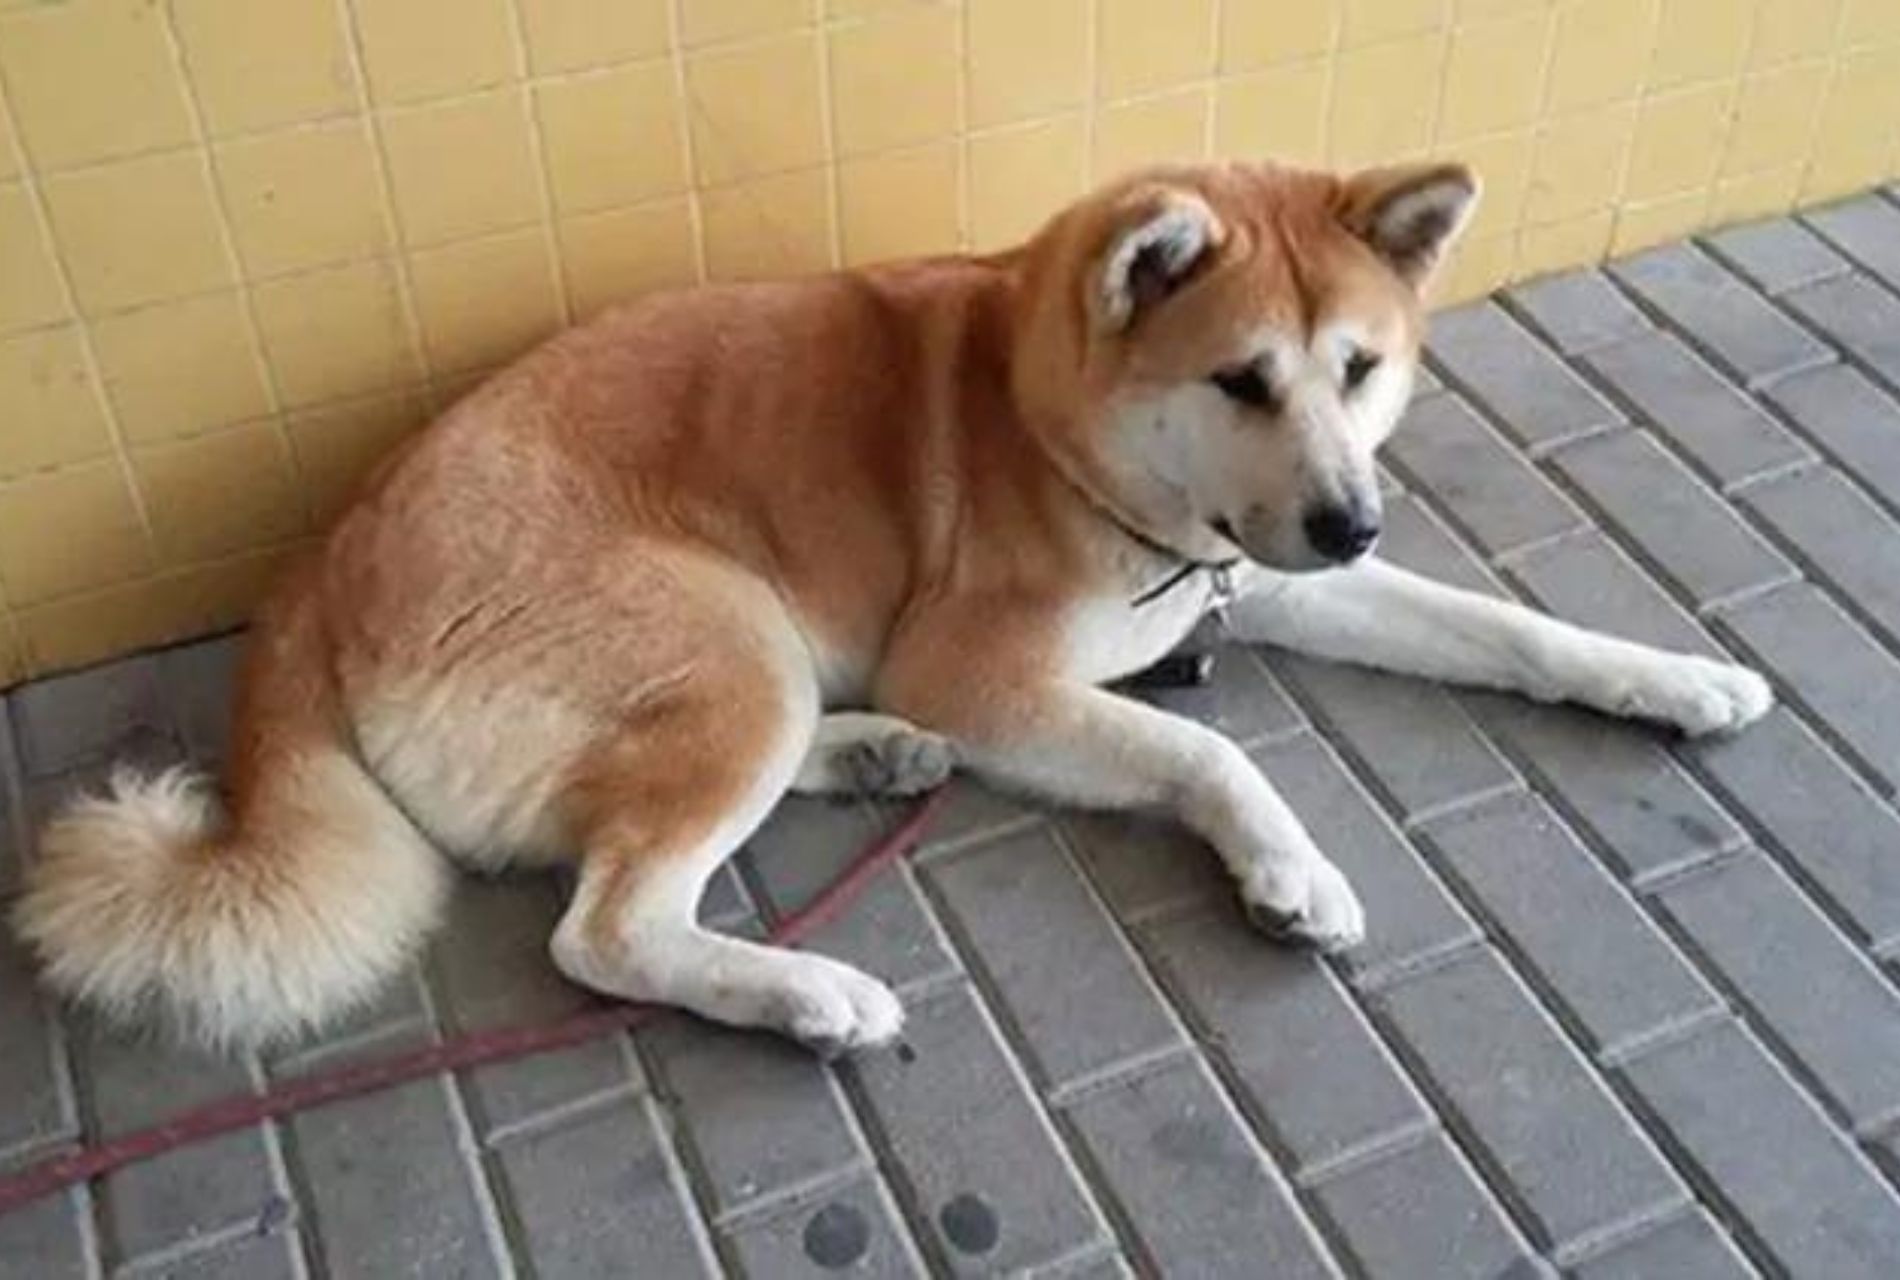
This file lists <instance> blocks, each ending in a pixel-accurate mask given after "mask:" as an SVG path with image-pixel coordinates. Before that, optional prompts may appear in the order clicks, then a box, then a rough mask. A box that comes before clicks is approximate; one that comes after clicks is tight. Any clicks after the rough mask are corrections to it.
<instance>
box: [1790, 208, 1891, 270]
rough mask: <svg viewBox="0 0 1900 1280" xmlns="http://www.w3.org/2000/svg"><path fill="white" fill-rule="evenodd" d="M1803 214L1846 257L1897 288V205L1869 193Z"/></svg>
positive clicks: (1810, 224)
mask: <svg viewBox="0 0 1900 1280" xmlns="http://www.w3.org/2000/svg"><path fill="white" fill-rule="evenodd" d="M1803 217H1804V218H1805V219H1806V221H1807V223H1808V225H1809V226H1811V227H1813V228H1814V229H1815V230H1817V231H1819V232H1820V233H1821V234H1822V235H1824V236H1826V237H1827V238H1828V239H1829V240H1830V241H1832V242H1833V243H1834V244H1835V245H1838V246H1839V247H1840V248H1841V249H1842V250H1843V251H1844V252H1845V253H1846V254H1847V256H1848V257H1850V258H1852V259H1854V261H1856V262H1858V263H1859V264H1860V265H1861V266H1862V267H1864V268H1866V269H1867V270H1868V271H1871V272H1872V273H1873V274H1875V275H1877V276H1879V277H1880V278H1881V279H1882V280H1885V281H1886V282H1887V283H1888V284H1889V285H1892V286H1893V287H1894V288H1896V289H1900V208H1895V207H1894V206H1893V205H1891V204H1889V203H1887V201H1885V200H1882V199H1881V198H1880V197H1879V196H1872V195H1868V196H1859V197H1856V198H1855V199H1852V200H1844V201H1842V202H1841V203H1840V204H1833V205H1829V206H1827V207H1826V208H1824V209H1810V210H1809V211H1808V212H1807V213H1806V214H1804V215H1803Z"/></svg>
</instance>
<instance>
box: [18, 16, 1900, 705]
mask: <svg viewBox="0 0 1900 1280" xmlns="http://www.w3.org/2000/svg"><path fill="white" fill-rule="evenodd" d="M1896 122H1900V0H961V2H960V3H959V2H957V0H63V2H62V0H0V685H4V684H5V683H7V682H8V681H9V680H11V679H14V678H17V677H19V676H20V675H22V674H25V673H29V672H39V671H46V670H51V669H54V668H58V667H61V666H67V665H72V664H77V663H81V662H85V661H88V660H91V659H94V658H98V657H102V656H105V655H107V654H109V653H113V652H116V651H120V650H124V649H127V648H131V647H134V646H137V645H141V644H146V643H151V642H154V641H158V640H163V639H170V638H176V637H180V636H184V635H188V634H191V633H193V632H196V631H200V630H204V629H208V628H211V627H214V626H218V625H222V624H225V623H228V622H230V621H233V620H236V619H237V618H239V617H241V616H242V613H243V611H244V609H245V607H246V605H247V604H248V603H249V602H250V601H251V600H252V599H253V598H254V597H255V594H256V592H257V591H258V590H259V587H260V584H261V583H263V582H264V581H265V580H266V579H267V577H268V575H269V574H270V572H271V570H272V569H273V567H274V566H275V565H277V564H278V563H279V562H280V561H281V559H282V558H283V556H284V554H285V553H286V551H287V550H288V549H290V548H292V547H294V546H296V545H297V544H298V543H299V541H300V540H302V539H306V538H308V537H309V536H311V533H312V531H313V530H314V529H316V528H317V527H318V525H319V524H320V522H321V521H322V520H323V519H324V517H325V516H326V515H327V514H328V513H329V512H330V511H332V510H333V509H334V508H335V507H336V505H337V503H338V502H339V500H340V497H341V495H343V494H344V493H345V492H346V491H347V489H348V486H349V484H350V483H351V481H352V480H353V478H354V477H355V476H357V475H358V474H359V473H360V471H361V470H362V469H363V467H364V466H365V465H366V463H367V462H368V461H369V460H370V459H372V458H373V457H375V456H376V455H377V454H378V453H379V451H381V450H382V449H383V448H385V447H386V446H387V445H388V444H389V442H390V441H392V440H393V439H394V438H395V437H396V436H398V435H399V434H400V433H402V432H404V431H407V430H409V429H411V428H413V427H414V426H415V425H416V424H418V423H420V422H422V421H424V420H425V419H426V417H427V416H428V414H429V413H430V412H431V411H433V410H435V409H439V408H440V407H441V406H442V404H443V403H444V402H445V401H446V400H448V399H450V398H452V397H453V396H455V395H456V394H458V393H459V392H460V391H462V390H463V389H465V388H466V387H467V386H468V385H470V383H471V382H472V381H474V380H475V379H476V378H478V377H480V376H481V374H482V373H483V372H484V371H486V370H488V369H491V368H493V367H494V366H495V365H497V364H498V363H500V362H502V361H504V360H505V359H507V358H508V357H509V356H510V355H511V354H512V353H514V352H516V351H518V350H520V349H522V348H523V347H524V346H525V345H527V344H529V343H531V342H532V341H533V340H534V339H535V338H537V337H539V336H540V335H543V334H545V333H547V332H549V331H550V330H552V329H554V328H555V327H557V326H559V325H560V324H562V323H564V322H566V321H567V320H569V319H572V318H576V317H580V316H584V315H586V314H588V313H589V312H591V311H593V310H595V309H596V308H598V307H600V306H601V305H603V304H604V303H606V302H607V301H609V300H610V299H613V298H615V297H619V296H621V295H625V294H629V293H633V292H637V291H639V290H643V289H649V288H652V287H655V286H659V285H664V284H673V283H677V282H681V281H693V280H702V279H722V278H731V277H740V276H747V275H752V274H756V273H764V272H785V271H798V270H806V269H810V268H819V267H824V266H827V265H833V264H839V263H856V262H862V261H866V260H870V259H875V258H881V257H887V256H892V255H900V254H910V253H916V252H923V251H929V250H939V249H946V248H952V247H955V246H959V245H975V246H979V247H987V246H994V245H998V244H1002V243H1005V242H1008V241H1010V240H1013V239H1015V238H1017V237H1019V236H1021V235H1022V234H1024V233H1025V232H1026V231H1028V230H1029V229H1030V228H1031V227H1033V226H1034V225H1035V224H1036V222H1037V221H1038V219H1040V218H1041V217H1042V216H1043V214H1044V213H1045V212H1047V211H1048V210H1049V209H1050V208H1051V207H1052V206H1054V205H1055V204H1057V203H1058V202H1060V201H1062V200H1064V199H1065V198H1067V197H1069V196H1071V195H1073V194H1075V193H1076V192H1078V191H1079V190H1081V189H1082V187H1083V186H1084V185H1085V184H1086V183H1088V182H1090V181H1091V180H1093V179H1095V178H1098V177H1103V176H1106V175H1108V174H1110V173H1112V172H1114V171H1116V170H1118V169H1121V168H1123V167H1124V166H1128V165H1132V164H1135V163H1137V162H1139V161H1143V160H1147V159H1150V158H1160V157H1195V156H1208V155H1217V156H1264V155H1269V154H1271V155H1278V156H1282V157H1286V158H1290V159H1294V160H1299V161H1310V162H1323V163H1328V164H1336V165H1354V164H1361V163H1365V162H1369V161H1375V160H1389V159H1393V158H1397V157H1406V156H1422V155H1439V154H1442V155H1456V156H1461V157H1464V158H1466V159H1469V160H1470V161H1472V162H1474V163H1475V164H1476V165H1477V166H1478V167H1479V168H1480V169H1481V170H1482V171H1483V173H1484V175H1485V177H1486V179H1487V181H1488V184H1489V194H1488V199H1487V201H1486V203H1485V206H1484V209H1483V212H1482V214H1481V215H1480V217H1479V219H1478V222H1477V225H1476V227H1475V228H1474V230H1473V233H1472V235H1471V237H1470V240H1469V242H1468V244H1467V246H1466V247H1465V249H1464V250H1463V252H1462V253H1461V254H1460V256H1459V258H1458V260H1457V262H1456V264H1455V266H1454V267H1453V269H1452V271H1451V273H1450V277H1449V281H1448V288H1447V293H1448V295H1449V296H1453V297H1459V296H1468V295H1472V294H1475V293H1479V292H1482V291H1484V290H1486V289H1488V288H1491V287H1493V286H1495V285H1497V284H1500V283H1502V282H1504V281H1506V280H1510V279H1514V278H1519V277H1522V276H1526V275H1533V274H1537V273H1539V272H1543V271H1546V270H1549V269H1552V268H1556V267H1562V266H1568V265H1573V264H1577V263H1583V262H1588V261H1591V260H1594V259H1597V258H1599V257H1601V256H1603V255H1604V254H1606V253H1610V252H1620V251H1624V250H1629V249H1633V248H1637V247H1640V246H1643V245H1646V244H1650V243H1654V242H1657V241H1660V240H1664V239H1668V238H1671V237H1675V236H1678V235H1681V234H1683V233H1684V232H1687V231H1689V230H1690V229H1692V228H1695V227H1698V226H1703V225H1707V224H1710V223H1714V222H1722V221H1731V220H1735V219H1739V218H1743V217H1746V216H1750V215H1757V214H1765V213H1770V212H1774V211H1779V210H1783V209H1787V208H1789V207H1790V206H1792V205H1795V204H1798V203H1804V202H1811V201H1815V200H1819V199H1823V198H1825V197H1828V196H1831V195H1834V194H1837V193H1841V192H1845V191H1850V190H1853V189H1856V188H1859V187H1862V186H1865V185H1868V184H1870V183H1872V182H1874V181H1875V180H1877V179H1880V178H1883V177H1886V176H1889V175H1891V174H1893V173H1894V172H1895V166H1896V155H1895V152H1896Z"/></svg>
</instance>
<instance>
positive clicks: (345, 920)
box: [14, 624, 447, 1049]
mask: <svg viewBox="0 0 1900 1280" xmlns="http://www.w3.org/2000/svg"><path fill="white" fill-rule="evenodd" d="M310 625H311V626H313V625H314V624H310ZM307 629H308V628H306V630H307ZM311 638H312V637H310V636H308V635H306V636H303V637H298V636H296V635H288V636H287V635H284V634H283V633H281V632H280V633H279V634H278V635H276V636H272V635H270V634H269V632H268V630H265V632H264V634H263V635H262V636H261V641H262V642H263V644H264V645H265V647H266V649H267V652H265V653H264V654H262V655H261V656H260V657H258V658H254V659H253V667H254V669H253V670H252V672H251V673H250V676H249V679H248V683H249V685H250V687H249V688H248V689H247V697H246V699H245V702H246V704H247V705H245V706H244V707H243V708H242V709H241V712H240V722H239V724H240V733H239V741H240V749H241V751H243V752H245V753H246V754H245V757H244V758H243V759H242V760H241V761H240V767H239V769H238V771H237V773H236V774H235V776H234V779H233V781H234V791H235V795H236V799H235V803H234V814H233V816H232V817H231V818H229V819H226V818H225V817H224V816H223V815H222V814H221V813H220V812H219V809H218V806H217V804H216V803H215V801H214V800H213V798H212V796H211V794H210V792H209V789H208V788H207V787H206V786H205V785H203V783H202V781H201V780H199V779H196V778H194V777H192V776H190V775H189V774H187V773H185V772H184V771H173V772H170V773H166V774H163V775H161V776H158V777H155V778H140V777H138V776H136V775H135V774H133V773H131V772H120V773H118V774H115V775H114V777H113V778H112V781H111V785H110V788H109V790H108V792H107V793H106V794H105V795H103V796H91V797H86V798H82V799H80V800H78V801H76V802H75V803H73V804H72V805H71V806H70V807H69V808H67V809H66V810H65V811H64V812H63V813H62V814H60V815H59V816H58V817H57V818H55V819H54V820H53V821H52V822H51V823H50V824H49V825H48V827H47V829H46V831H45V833H44V834H43V836H42V837H41V844H40V849H39V857H38V858H37V859H36V860H35V861H34V863H33V864H32V867H31V869H30V872H29V876H28V881H27V891H26V893H25V894H24V895H23V896H22V898H21V900H20V902H19V904H18V907H17V908H16V911H15V915H14V924H15V926H16V928H17V929H18V931H19V933H20V935H21V936H22V937H23V938H24V939H25V940H26V941H27V943H28V944H29V945H30V946H31V947H32V948H33V949H34V951H35V952H36V953H37V955H38V958H39V960H40V962H41V965H42V968H43V971H44V976H45V979H46V981H47V982H48V983H49V984H50V985H51V986H52V987H53V988H54V989H55V990H57V991H59V992H60V993H62V994H64V995H66V996H68V997H71V998H73V999H76V1000H78V1001H80V1002H81V1003H84V1004H86V1005H89V1006H91V1007H93V1008H94V1009H96V1010H98V1011H99V1012H101V1013H103V1014H105V1015H107V1016H109V1017H111V1018H114V1019H116V1020H120V1021H128V1020H141V1019H143V1018H144V1017H146V1016H148V1015H149V1014H150V1013H152V1012H154V1011H156V1012H158V1013H160V1014H161V1015H163V1016H164V1017H165V1018H166V1020H167V1021H169V1022H170V1023H172V1024H173V1025H174V1026H175V1027H176V1028H177V1029H178V1030H179V1031H181V1032H182V1033H183V1034H184V1035H185V1036H186V1037H187V1038H189V1039H192V1040H195V1041H198V1042H200V1043H203V1044H205V1045H207V1046H209V1047H213V1048H219V1049H229V1048H234V1047H238V1046H242V1045H255V1044H260V1043H266V1042H271V1041H281V1040H283V1039H286V1038H288V1037H291V1036H294V1035H296V1034H297V1033H299V1032H301V1031H304V1030H307V1029H309V1028H311V1027H314V1026H316V1025H318V1024H320V1023H322V1022H324V1021H325V1020H327V1019H329V1018H331V1017H333V1016H335V1015H336V1014H338V1013H341V1012H343V1011H344V1010H346V1009H348V1008H350V1007H351V1006H354V1005H357V1004H360V1003H362V1002H364V1001H366V1000H368V999H369V998H370V997H372V996H373V995H374V994H375V992H376V991H377V989H378V988H379V987H380V986H381V985H382V984H383V983H384V982H385V981H386V980H387V979H388V978H389V977H390V976H392V975H393V974H394V973H395V971H396V970H397V969H399V968H400V967H401V965H402V964H403V962H404V961H405V960H406V959H407V958H408V957H409V956H410V955H411V954H412V953H413V952H414V951H415V950H416V948H417V947H418V946H419V945H420V943H421V941H422V938H423V937H424V935H425V934H426V933H427V931H428V930H429V929H430V927H431V926H432V925H433V924H434V923H435V921H436V920H437V918H438V917H439V915H440V913H441V909H442V902H443V898H444V894H445V891H446V888H447V869H446V867H445V866H444V864H443V861H442V859H441V857H440V855H439V854H437V853H436V852H435V850H434V849H433V848H431V847H430V845H429V844H428V842H427V841H426V840H424V839H423V837H422V836H421V835H420V834H419V833H417V831H416V830H415V828H414V827H412V826H411V825H410V823H409V821H408V820H407V819H406V818H405V817H404V816H403V814H402V812H401V811H400V810H399V809H397V808H396V807H395V805H394V804H393V803H392V802H391V801H390V799H389V798H388V797H387V796H386V795H385V794H384V793H383V791H382V789H381V788H380V787H379V786H378V784H377V783H376V781H375V779H374V778H372V777H371V776H370V775H369V774H368V773H366V772H365V771H364V769H363V767H362V765H361V764H360V763H359V762H358V761H357V759H356V758H355V756H354V754H353V753H352V752H351V751H350V750H349V749H348V745H347V741H346V740H345V738H344V737H343V735H342V734H341V733H340V732H339V731H338V730H337V728H336V725H337V724H338V722H339V719H340V718H339V717H338V716H337V715H336V713H335V706H334V700H333V698H332V697H331V695H330V688H329V680H328V676H327V671H325V668H326V667H327V663H323V662H322V661H321V659H322V657H323V656H324V655H322V654H321V652H320V651H319V652H315V653H313V652H312V651H311V647H310V646H309V645H307V644H303V643H298V641H299V640H300V639H303V640H309V639H311ZM273 641H276V642H277V643H273ZM312 658H316V659H317V661H316V662H311V661H310V660H311V659H312ZM306 664H307V665H306ZM319 672H321V673H322V674H321V675H319V674H318V673H319Z"/></svg>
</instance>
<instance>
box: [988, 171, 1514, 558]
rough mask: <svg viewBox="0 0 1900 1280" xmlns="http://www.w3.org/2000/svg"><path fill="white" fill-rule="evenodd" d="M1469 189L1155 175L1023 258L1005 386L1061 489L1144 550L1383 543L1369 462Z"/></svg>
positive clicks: (1344, 553)
mask: <svg viewBox="0 0 1900 1280" xmlns="http://www.w3.org/2000/svg"><path fill="white" fill-rule="evenodd" d="M1476 196H1477V182H1476V180H1475V179H1474V178H1473V177H1472V175H1471V173H1470V171H1469V170H1467V169H1465V168H1464V167H1462V166H1459V165H1451V164H1433V165H1418V166H1408V167H1399V168H1389V169H1374V170H1369V171H1366V172H1362V173H1357V174H1353V175H1351V176H1348V177H1337V176H1334V175H1331V174H1322V173H1309V172H1301V171H1294V170H1287V169H1280V168H1273V167H1243V166H1230V167H1216V166H1210V167H1205V168H1177V169H1165V170H1152V171H1149V172H1146V173H1143V174H1138V175H1135V176H1133V177H1130V178H1128V179H1125V180H1123V181H1122V182H1120V183H1117V184H1114V185H1113V186H1110V187H1108V188H1105V189H1103V190H1101V191H1098V192H1096V193H1095V194H1094V195H1092V196H1089V197H1087V198H1086V199H1084V200H1083V201H1081V202H1080V203H1078V204H1076V205H1074V206H1072V207H1071V208H1070V209H1068V210H1066V211H1065V212H1064V213H1062V214H1060V215H1058V216H1057V217H1056V218H1055V219H1054V220H1053V221H1052V222H1051V223H1050V224H1049V225H1048V226H1047V227H1046V228H1045V229H1044V230H1043V231H1042V232H1041V233H1040V234H1039V235H1038V236H1037V237H1036V239H1035V240H1034V241H1032V242H1031V244H1030V245H1029V247H1028V250H1027V252H1026V254H1025V256H1024V260H1023V261H1024V266H1023V271H1024V280H1025V286H1026V287H1025V289H1024V291H1023V298H1024V300H1025V302H1026V304H1027V309H1026V311H1025V313H1024V315H1025V320H1026V323H1025V325H1024V327H1023V329H1022V331H1021V337H1022V339H1023V346H1022V347H1020V348H1019V352H1018V361H1017V368H1016V387H1017V395H1018V399H1019V401H1020V402H1021V403H1022V404H1023V406H1024V408H1025V410H1026V412H1027V415H1028V417H1029V418H1030V420H1031V422H1032V424H1033V425H1034V428H1035V429H1036V430H1037V431H1038V432H1039V433H1040V434H1041V435H1042V436H1043V437H1044V439H1045V441H1046V443H1047V444H1048V445H1049V446H1050V447H1051V448H1052V451H1053V452H1054V453H1055V455H1056V457H1057V459H1058V461H1059V462H1060V463H1061V465H1063V466H1064V467H1065V468H1067V469H1068V470H1069V472H1070V473H1071V477H1072V478H1073V479H1074V480H1076V481H1077V482H1078V483H1080V484H1082V485H1083V486H1085V487H1086V488H1088V489H1089V490H1090V491H1091V492H1092V493H1093V494H1094V496H1095V497H1096V498H1097V499H1098V500H1099V501H1101V502H1103V503H1104V504H1106V505H1108V506H1109V507H1110V508H1112V509H1113V510H1114V511H1115V512H1116V513H1117V514H1118V515H1119V516H1120V517H1121V518H1122V519H1124V520H1125V521H1127V522H1128V523H1129V524H1131V525H1132V526H1134V527H1136V528H1138V529H1139V530H1141V531H1142V532H1143V533H1145V534H1147V535H1148V536H1150V537H1153V538H1154V539H1155V540H1156V541H1159V542H1162V543H1165V544H1166V545H1169V546H1171V547H1173V548H1175V549H1176V550H1178V551H1180V552H1182V553H1184V554H1187V555H1193V556H1198V557H1204V558H1218V557H1219V556H1220V555H1222V554H1231V550H1230V549H1229V548H1230V546H1231V547H1238V548H1239V549H1240V550H1241V551H1242V552H1244V553H1245V554H1246V555H1247V556H1248V557H1249V558H1251V559H1253V560H1255V561H1257V562H1259V563H1262V564H1265V565H1269V566H1272V567H1275V568H1279V569H1287V570H1302V569H1318V568H1325V567H1328V566H1331V565H1337V564H1343V563H1346V562H1348V561H1351V560H1353V559H1356V558H1357V557H1358V556H1360V555H1362V554H1364V553H1365V552H1366V551H1367V550H1368V549H1369V548H1370V547H1371V546H1372V544H1373V542H1374V541H1375V540H1376V539H1377V537H1378V534H1379V525H1380V500H1379V488H1378V481H1377V476H1376V473H1375V471H1374V468H1373V462H1372V457H1373V451H1374V450H1375V449H1376V448H1377V447H1378V446H1379V444H1380V442H1381V441H1383V440H1384V439H1385V438H1386V436H1387V435H1388V434H1389V433H1390V432H1391V430H1392V428H1393V426H1394V425H1395V424H1396V423H1397V421H1398V418H1399V415H1400V413H1401V412H1402V411H1403V410H1404V408H1405V404H1406V400H1407V398H1408V396H1409V395H1410V391H1411V385H1412V376H1413V371H1414V369H1415V368H1416V365H1417V359H1418V345H1419V338H1420V334H1421V329H1422V324H1423V313H1422V305H1421V294H1422V292H1423V290H1424V288H1425V286H1426V284H1427V282H1428V281H1429V280H1430V278H1431V276H1432V273H1433V271H1434V269H1435V268H1436V266H1437V265H1438V263H1439V262H1440V261H1441V260H1442V258H1443V255H1444V253H1445V250H1446V248H1447V247H1448V246H1449V245H1450V243H1451V241H1452V240H1453V239H1454V238H1455V237H1456V235H1457V234H1458V232H1459V230H1460V229H1461V228H1462V227H1463V225H1464V223H1465V220H1466V218H1467V216H1468V215H1469V213H1470V211H1471V208H1472V205H1473V203H1474V201H1475V199H1476Z"/></svg>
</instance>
